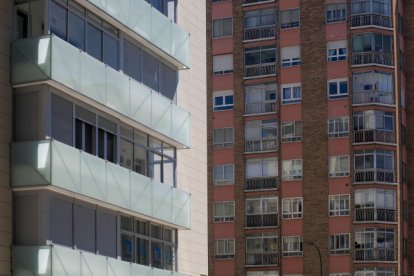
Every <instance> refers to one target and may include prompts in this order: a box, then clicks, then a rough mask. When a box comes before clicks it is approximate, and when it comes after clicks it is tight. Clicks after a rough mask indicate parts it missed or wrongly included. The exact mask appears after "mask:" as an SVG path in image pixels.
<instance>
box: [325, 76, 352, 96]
mask: <svg viewBox="0 0 414 276" xmlns="http://www.w3.org/2000/svg"><path fill="white" fill-rule="evenodd" d="M331 83H332V84H336V94H334V95H331V93H330V92H331V91H330V85H331ZM344 83H346V93H341V84H344ZM327 88H328V91H327V93H328V99H330V100H333V99H343V98H347V97H348V94H349V84H348V79H345V78H342V79H332V80H329V81H328V85H327Z"/></svg>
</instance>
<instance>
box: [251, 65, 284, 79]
mask: <svg viewBox="0 0 414 276" xmlns="http://www.w3.org/2000/svg"><path fill="white" fill-rule="evenodd" d="M271 75H276V63H274V62H271V63H264V64H255V65H245V66H244V77H245V78H253V77H262V76H271Z"/></svg>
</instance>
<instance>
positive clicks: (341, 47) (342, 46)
mask: <svg viewBox="0 0 414 276" xmlns="http://www.w3.org/2000/svg"><path fill="white" fill-rule="evenodd" d="M327 48H328V61H341V60H346V59H347V58H348V41H347V40H341V41H331V42H328V44H327Z"/></svg>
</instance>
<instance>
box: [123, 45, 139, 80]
mask: <svg viewBox="0 0 414 276" xmlns="http://www.w3.org/2000/svg"><path fill="white" fill-rule="evenodd" d="M124 73H125V74H127V75H128V76H130V77H132V78H134V79H136V80H137V81H141V49H140V48H138V47H137V46H135V45H134V44H132V43H131V42H129V41H128V40H124Z"/></svg>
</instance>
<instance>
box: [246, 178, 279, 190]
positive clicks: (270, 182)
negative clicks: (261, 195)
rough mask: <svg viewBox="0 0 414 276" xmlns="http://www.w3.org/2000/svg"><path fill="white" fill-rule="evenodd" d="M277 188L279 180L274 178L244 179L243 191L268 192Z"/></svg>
mask: <svg viewBox="0 0 414 276" xmlns="http://www.w3.org/2000/svg"><path fill="white" fill-rule="evenodd" d="M277 188H279V179H278V178H277V177H276V176H272V177H260V178H248V179H246V186H245V189H246V190H248V191H251V190H270V189H277Z"/></svg>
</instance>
